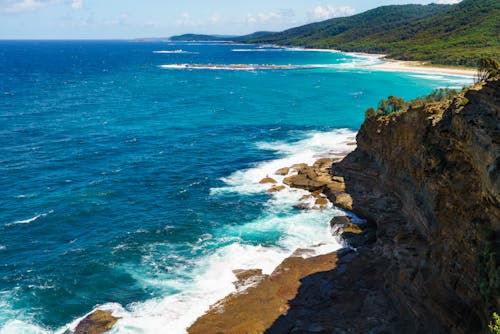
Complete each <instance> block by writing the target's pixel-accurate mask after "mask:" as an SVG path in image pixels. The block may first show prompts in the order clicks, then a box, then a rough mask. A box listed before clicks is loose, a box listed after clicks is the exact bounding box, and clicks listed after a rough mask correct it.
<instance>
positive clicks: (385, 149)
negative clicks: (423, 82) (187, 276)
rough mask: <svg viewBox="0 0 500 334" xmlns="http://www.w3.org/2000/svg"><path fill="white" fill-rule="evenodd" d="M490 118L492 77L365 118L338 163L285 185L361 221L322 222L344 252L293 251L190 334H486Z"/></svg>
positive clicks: (493, 251)
mask: <svg viewBox="0 0 500 334" xmlns="http://www.w3.org/2000/svg"><path fill="white" fill-rule="evenodd" d="M499 120H500V84H499V82H498V81H489V82H488V83H487V84H485V85H482V86H477V87H475V88H472V89H470V90H469V91H468V92H467V93H465V95H464V94H460V95H459V96H457V97H456V98H455V99H454V100H453V101H447V102H441V103H439V104H434V105H428V106H426V107H422V108H419V109H413V110H409V111H408V112H405V113H398V114H393V115H389V116H381V117H378V118H370V119H367V120H366V121H365V123H364V124H363V126H362V128H361V129H360V131H359V133H358V136H357V144H358V146H357V148H356V150H355V151H354V152H352V153H350V154H349V155H347V156H346V157H345V158H344V159H343V160H342V161H340V162H336V163H333V165H332V166H331V168H329V167H328V166H329V164H331V163H332V160H331V159H330V160H328V159H321V160H318V161H317V162H316V163H315V164H314V166H302V169H299V170H297V174H296V175H293V176H290V177H288V178H286V179H285V181H284V182H285V183H286V184H288V185H290V186H292V187H298V188H303V189H308V190H309V191H311V192H313V194H315V193H318V192H323V194H324V195H326V196H328V198H329V199H330V200H331V201H332V202H333V203H334V204H335V205H337V206H339V207H343V208H345V209H348V210H352V211H354V212H355V213H356V214H358V215H359V216H361V217H363V218H365V219H366V220H367V224H363V225H359V226H356V225H353V224H352V223H350V222H349V219H348V217H335V218H334V219H332V222H331V224H332V228H333V229H332V231H333V233H334V234H335V235H340V234H342V236H343V237H344V238H345V240H346V241H347V242H348V243H350V245H351V248H345V249H342V250H340V251H339V252H337V253H336V254H330V255H327V256H324V257H313V258H309V259H301V258H300V259H297V258H295V259H294V258H293V255H292V258H291V259H288V260H285V261H284V262H283V264H282V265H280V267H278V269H277V270H276V273H273V274H272V275H270V276H269V277H264V278H262V281H261V283H260V284H257V285H255V286H253V287H251V288H249V289H248V290H247V291H246V292H245V293H241V294H235V295H230V296H228V297H227V298H226V299H225V300H223V301H221V302H220V303H219V304H218V305H216V307H214V308H212V309H211V310H210V311H209V312H208V313H207V314H206V315H205V316H203V317H200V318H199V319H198V320H197V322H196V323H195V324H194V325H193V326H192V327H191V328H190V329H189V330H188V332H189V333H204V334H206V333H262V332H265V333H324V334H326V333H371V334H376V333H395V334H396V333H398V334H399V333H405V334H408V333H443V334H444V333H457V334H458V333H460V334H466V333H467V334H468V333H486V332H487V323H488V321H489V320H490V317H491V313H492V312H493V311H495V310H496V311H497V312H498V310H499V309H500V291H499V286H500V285H499V284H500V269H499V268H498V263H499V262H500V259H499V257H500V247H499V246H500V245H499V235H500V179H499V166H500V122H499ZM329 169H331V172H330V173H328V170H329ZM318 195H319V193H318ZM375 228H376V232H374V229H375ZM339 231H340V232H339ZM342 231H343V232H344V233H342ZM360 233H361V234H360ZM374 234H375V235H376V238H374V237H373V236H374ZM352 247H356V248H355V249H354V248H352ZM325 260H326V262H325ZM319 264H321V265H319ZM285 282H288V283H286V284H285ZM290 282H291V283H290ZM228 319H232V320H228ZM232 321H233V322H234V321H236V323H237V324H238V326H236V325H234V324H233V322H232ZM264 329H265V330H264Z"/></svg>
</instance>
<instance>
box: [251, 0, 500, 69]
mask: <svg viewBox="0 0 500 334" xmlns="http://www.w3.org/2000/svg"><path fill="white" fill-rule="evenodd" d="M499 35H500V1H499V0H464V1H462V2H461V3H458V4H455V5H436V4H431V5H425V6H424V5H400V6H384V7H379V8H376V9H373V10H369V11H367V12H364V13H361V14H358V15H354V16H350V17H343V18H335V19H330V20H327V21H323V22H318V23H312V24H308V25H305V26H301V27H297V28H293V29H289V30H286V31H283V32H281V33H277V34H271V35H265V36H264V37H259V38H250V39H246V40H245V41H247V42H254V43H274V44H280V45H294V46H302V47H309V48H333V49H339V50H343V51H361V52H371V53H385V54H387V55H388V56H389V57H391V58H397V59H403V60H422V61H430V62H432V63H435V64H447V65H465V66H475V65H476V64H477V61H478V59H479V58H481V57H485V56H490V57H496V58H499V57H500V41H499Z"/></svg>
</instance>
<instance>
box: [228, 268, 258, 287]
mask: <svg viewBox="0 0 500 334" xmlns="http://www.w3.org/2000/svg"><path fill="white" fill-rule="evenodd" d="M233 273H234V275H235V276H236V279H237V281H236V282H233V284H234V286H235V287H236V289H237V290H240V289H242V288H244V287H248V286H249V285H253V284H256V283H258V282H260V281H261V280H263V279H264V278H265V277H266V275H264V274H262V269H235V270H233Z"/></svg>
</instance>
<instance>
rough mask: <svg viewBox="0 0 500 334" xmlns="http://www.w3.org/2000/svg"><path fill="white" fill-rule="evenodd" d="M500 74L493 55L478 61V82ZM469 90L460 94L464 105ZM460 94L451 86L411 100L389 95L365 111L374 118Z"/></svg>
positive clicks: (447, 99) (367, 116) (450, 99)
mask: <svg viewBox="0 0 500 334" xmlns="http://www.w3.org/2000/svg"><path fill="white" fill-rule="evenodd" d="M499 75H500V64H499V63H498V61H497V60H496V59H494V58H491V57H485V58H482V59H481V60H480V61H479V62H478V66H477V74H476V83H479V82H483V81H486V80H489V79H494V78H496V77H497V76H499ZM466 91H467V88H466V87H464V89H462V94H461V95H460V97H461V101H460V104H461V105H462V106H465V105H467V103H469V100H468V99H467V98H466V97H465V96H464V94H463V93H465V92H466ZM458 94H459V92H458V91H456V90H454V89H449V88H439V89H435V90H434V91H432V92H431V93H430V94H429V95H427V96H423V97H417V98H416V99H413V100H411V101H405V100H404V99H402V98H399V97H396V96H389V97H388V98H387V100H386V99H382V100H380V102H379V104H378V106H377V109H375V108H368V109H366V112H365V117H366V118H372V117H376V116H382V115H390V114H394V113H398V112H405V111H408V110H410V109H415V108H421V107H425V106H427V105H429V104H433V103H442V102H445V101H447V102H450V101H452V100H453V99H454V98H455V97H457V96H458Z"/></svg>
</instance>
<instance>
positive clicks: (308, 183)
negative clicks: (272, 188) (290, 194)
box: [283, 174, 324, 191]
mask: <svg viewBox="0 0 500 334" xmlns="http://www.w3.org/2000/svg"><path fill="white" fill-rule="evenodd" d="M283 183H284V184H286V185H288V186H290V187H293V188H300V189H305V190H309V191H315V190H318V189H320V188H321V187H323V186H324V184H323V183H321V182H318V181H315V180H312V179H310V178H308V177H307V175H305V174H298V175H293V176H289V177H286V178H285V179H284V180H283Z"/></svg>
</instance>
